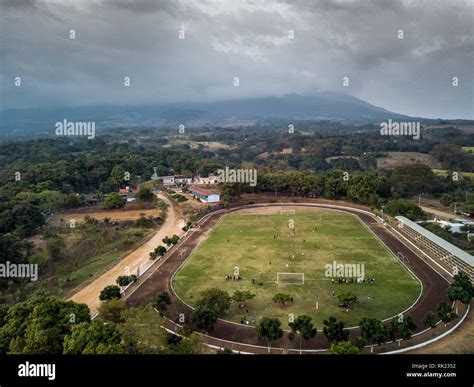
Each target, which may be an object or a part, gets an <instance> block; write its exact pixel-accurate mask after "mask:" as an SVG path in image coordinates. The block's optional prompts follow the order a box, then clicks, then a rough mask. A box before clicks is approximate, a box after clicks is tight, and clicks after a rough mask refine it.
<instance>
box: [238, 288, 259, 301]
mask: <svg viewBox="0 0 474 387" xmlns="http://www.w3.org/2000/svg"><path fill="white" fill-rule="evenodd" d="M254 297H255V294H253V293H252V292H250V291H249V290H236V291H235V292H234V295H233V296H232V299H233V300H234V301H235V302H245V301H249V300H252V299H253V298H254Z"/></svg>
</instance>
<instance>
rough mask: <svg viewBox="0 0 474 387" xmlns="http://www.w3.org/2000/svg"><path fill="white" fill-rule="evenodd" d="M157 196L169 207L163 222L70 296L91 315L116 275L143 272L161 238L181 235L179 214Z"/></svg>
mask: <svg viewBox="0 0 474 387" xmlns="http://www.w3.org/2000/svg"><path fill="white" fill-rule="evenodd" d="M158 197H159V198H160V199H162V200H164V201H165V202H166V203H168V204H169V209H168V214H167V216H166V219H165V221H164V223H163V224H162V225H161V227H160V229H159V230H158V231H157V232H156V234H155V235H154V236H153V237H152V238H151V239H149V240H148V241H147V242H145V243H144V244H143V245H141V246H140V247H138V248H137V249H135V250H133V251H132V252H131V253H130V254H129V255H127V256H126V257H124V258H123V259H122V260H121V261H120V262H119V263H117V264H116V265H115V266H114V267H113V268H111V269H110V270H108V271H107V272H105V273H104V274H102V275H101V276H100V277H98V278H96V279H94V280H93V281H92V282H90V283H89V284H87V285H86V286H84V287H83V288H82V289H81V290H79V291H78V292H77V293H75V294H74V295H73V296H72V297H71V298H70V300H72V301H75V302H79V303H84V304H87V305H88V306H89V309H90V311H91V315H94V314H96V313H97V311H98V308H99V305H100V300H99V294H100V291H101V290H102V289H103V288H105V287H106V286H108V285H116V283H115V280H116V279H117V277H118V276H121V275H126V274H136V273H137V270H139V271H140V272H143V271H144V270H145V268H147V267H148V266H149V265H150V264H151V261H150V256H149V254H150V252H151V251H153V250H154V249H155V248H156V246H158V245H160V244H163V242H162V239H163V238H164V237H165V236H171V235H173V234H176V235H181V234H182V233H183V231H182V230H181V229H180V227H179V226H178V221H179V214H178V212H177V209H176V207H175V206H174V205H173V203H172V202H171V201H170V200H169V199H168V198H167V197H166V196H165V195H162V194H158Z"/></svg>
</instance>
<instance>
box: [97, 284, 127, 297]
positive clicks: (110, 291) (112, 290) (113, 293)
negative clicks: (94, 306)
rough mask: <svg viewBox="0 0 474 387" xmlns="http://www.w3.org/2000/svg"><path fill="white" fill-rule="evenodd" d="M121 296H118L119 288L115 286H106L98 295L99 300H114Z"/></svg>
mask: <svg viewBox="0 0 474 387" xmlns="http://www.w3.org/2000/svg"><path fill="white" fill-rule="evenodd" d="M121 296H122V295H121V294H120V288H119V287H118V286H116V285H109V286H106V287H105V288H104V289H102V291H101V292H100V295H99V300H101V301H105V300H114V299H118V298H120V297H121Z"/></svg>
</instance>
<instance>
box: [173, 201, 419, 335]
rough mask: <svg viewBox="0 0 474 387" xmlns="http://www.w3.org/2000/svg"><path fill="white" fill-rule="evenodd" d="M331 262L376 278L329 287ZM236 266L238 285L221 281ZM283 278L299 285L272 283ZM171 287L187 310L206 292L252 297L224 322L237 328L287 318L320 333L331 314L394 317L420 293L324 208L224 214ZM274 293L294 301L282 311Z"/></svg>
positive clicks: (353, 224)
mask: <svg viewBox="0 0 474 387" xmlns="http://www.w3.org/2000/svg"><path fill="white" fill-rule="evenodd" d="M291 222H293V223H294V227H293V228H291V225H292V224H291ZM333 261H336V263H337V264H364V271H365V273H364V274H365V279H367V278H374V279H375V283H374V284H372V285H369V284H368V283H366V282H364V283H359V284H358V283H344V284H339V283H338V282H337V280H336V281H335V282H334V283H333V282H332V278H330V277H327V276H325V265H326V264H332V263H333ZM236 267H238V271H239V274H240V276H241V277H242V279H241V280H232V279H230V280H226V278H225V277H226V276H232V275H233V274H234V272H235V270H236ZM281 272H289V273H304V284H303V285H281V284H280V285H279V284H277V283H276V280H277V273H281ZM173 286H174V288H175V290H176V292H177V294H178V295H179V296H180V297H181V298H182V299H183V300H184V301H185V302H187V303H188V304H190V305H193V304H194V303H195V302H196V301H197V299H198V298H199V293H200V292H202V291H203V290H205V289H208V288H211V287H216V288H219V289H222V290H225V291H227V292H228V293H229V294H230V295H232V294H233V292H234V291H235V290H237V289H238V290H249V291H251V292H252V293H254V294H255V295H256V296H255V298H253V299H252V300H250V301H247V302H246V304H245V307H243V308H240V307H239V305H237V304H233V305H232V306H231V309H230V312H229V314H228V315H227V316H225V319H228V320H231V321H234V322H241V321H242V319H243V320H244V321H249V322H250V323H253V322H254V321H258V319H259V318H261V317H262V316H268V317H277V318H279V319H281V321H282V322H283V325H284V326H285V327H287V322H288V315H289V314H291V313H292V314H294V315H295V316H298V315H300V314H308V315H310V316H311V317H312V318H313V320H314V321H315V323H316V325H317V327H318V328H321V327H322V321H323V320H324V319H325V318H327V317H329V316H331V315H332V316H335V317H337V318H340V319H343V320H344V321H345V322H346V323H347V324H348V325H349V326H353V325H357V324H358V322H359V321H360V319H361V318H362V317H365V316H369V317H376V318H379V319H385V318H388V317H391V316H393V315H395V314H398V313H399V312H401V311H403V310H404V309H406V308H408V307H409V306H410V305H412V303H413V302H414V301H415V300H416V298H417V296H418V294H419V293H420V285H419V283H418V281H417V280H416V279H415V278H413V277H412V276H411V274H410V273H409V272H408V271H407V270H406V269H405V268H404V267H403V266H402V265H401V264H400V263H399V262H398V261H397V260H396V258H395V257H393V256H392V255H391V254H390V252H388V251H387V250H386V248H385V247H384V246H383V245H382V244H381V243H380V242H379V241H378V240H377V239H376V238H375V237H374V236H373V234H372V233H371V232H370V231H369V230H368V229H367V228H366V227H365V225H363V224H362V223H361V222H360V221H359V219H358V218H356V217H355V216H353V215H350V214H346V213H342V212H337V211H332V210H323V209H296V212H295V213H291V212H288V213H283V214H281V213H280V212H279V211H278V210H272V211H265V212H264V213H262V214H258V213H256V212H254V213H251V212H250V213H234V214H228V215H226V216H225V217H224V218H223V219H222V221H221V222H220V223H219V224H218V225H217V226H216V227H215V228H214V230H212V231H211V233H210V234H209V236H208V238H207V239H206V240H205V241H204V242H203V243H202V244H201V245H200V246H199V247H198V248H197V250H196V251H195V252H194V254H193V255H192V256H191V257H190V258H189V260H188V262H187V263H186V264H185V265H184V266H183V268H182V269H181V270H180V271H179V272H178V273H177V274H176V276H175V278H174V282H173ZM347 292H353V293H355V294H356V295H357V297H358V300H359V301H358V303H357V304H356V305H355V306H354V307H352V308H350V309H349V310H348V311H345V310H343V309H341V308H340V306H339V305H340V301H339V300H338V298H337V296H338V295H339V294H341V293H347ZM276 293H286V294H290V295H291V296H292V297H293V298H294V301H293V302H292V303H289V304H286V305H284V306H280V305H279V304H276V303H274V302H273V301H272V297H273V296H274V295H275V294H276ZM316 306H317V307H318V309H316ZM247 309H248V312H247Z"/></svg>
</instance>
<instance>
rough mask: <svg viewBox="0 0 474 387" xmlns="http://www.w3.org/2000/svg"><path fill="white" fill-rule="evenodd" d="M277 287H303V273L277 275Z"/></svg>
mask: <svg viewBox="0 0 474 387" xmlns="http://www.w3.org/2000/svg"><path fill="white" fill-rule="evenodd" d="M277 284H278V285H304V273H277Z"/></svg>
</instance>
